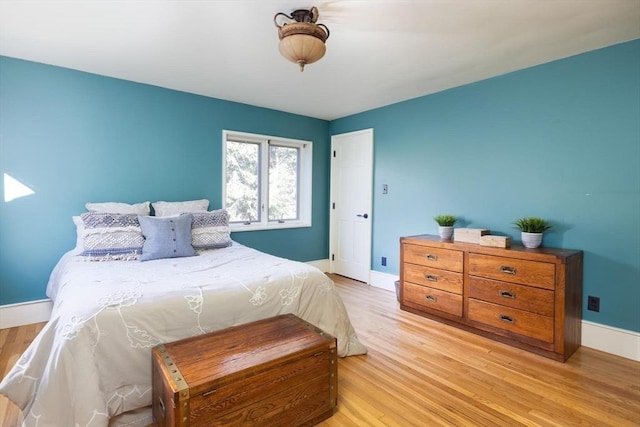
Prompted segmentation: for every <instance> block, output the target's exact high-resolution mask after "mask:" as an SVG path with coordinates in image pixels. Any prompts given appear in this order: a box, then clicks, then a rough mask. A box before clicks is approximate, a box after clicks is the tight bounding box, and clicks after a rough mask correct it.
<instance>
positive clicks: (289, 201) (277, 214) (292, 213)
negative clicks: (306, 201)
mask: <svg viewBox="0 0 640 427" xmlns="http://www.w3.org/2000/svg"><path fill="white" fill-rule="evenodd" d="M298 154H299V150H298V149H297V148H291V147H279V146H276V145H270V146H269V220H270V221H279V220H291V219H298Z"/></svg>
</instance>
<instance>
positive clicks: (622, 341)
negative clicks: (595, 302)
mask: <svg viewBox="0 0 640 427" xmlns="http://www.w3.org/2000/svg"><path fill="white" fill-rule="evenodd" d="M582 345H583V346H585V347H589V348H594V349H596V350H600V351H604V352H605V353H611V354H615V355H617V356H622V357H626V358H627V359H631V360H635V361H638V362H640V333H638V332H633V331H627V330H625V329H619V328H614V327H612V326H607V325H601V324H600V323H593V322H589V321H587V320H583V321H582Z"/></svg>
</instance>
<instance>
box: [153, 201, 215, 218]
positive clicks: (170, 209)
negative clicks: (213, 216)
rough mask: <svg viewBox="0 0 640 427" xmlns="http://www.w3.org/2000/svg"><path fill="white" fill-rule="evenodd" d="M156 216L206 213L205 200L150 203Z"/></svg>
mask: <svg viewBox="0 0 640 427" xmlns="http://www.w3.org/2000/svg"><path fill="white" fill-rule="evenodd" d="M152 205H153V209H154V210H155V212H156V216H173V215H180V214H182V213H192V212H206V211H207V209H209V201H208V200H207V199H201V200H189V201H186V202H155V203H152Z"/></svg>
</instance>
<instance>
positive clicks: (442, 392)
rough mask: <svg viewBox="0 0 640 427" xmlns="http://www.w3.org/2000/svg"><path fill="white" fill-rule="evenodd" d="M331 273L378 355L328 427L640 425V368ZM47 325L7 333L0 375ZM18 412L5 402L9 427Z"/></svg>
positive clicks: (350, 386) (357, 366)
mask: <svg viewBox="0 0 640 427" xmlns="http://www.w3.org/2000/svg"><path fill="white" fill-rule="evenodd" d="M331 277H332V278H333V279H334V280H335V281H336V283H337V284H338V287H339V289H340V293H341V295H342V297H343V300H344V302H345V305H346V306H347V309H348V311H349V315H350V317H351V320H352V322H353V324H354V327H355V329H356V331H357V333H358V336H359V337H360V339H361V341H362V342H363V343H364V344H365V345H366V346H367V347H368V349H369V354H367V355H366V356H355V357H348V358H345V359H340V360H339V365H338V377H339V382H338V394H339V399H338V410H337V412H336V413H335V415H334V416H333V417H332V418H330V419H329V420H327V421H325V422H324V423H322V424H321V426H324V427H337V426H402V427H406V426H468V425H470V426H509V427H511V426H563V427H564V426H616V427H619V426H640V362H633V361H631V360H628V359H624V358H621V357H617V356H612V355H609V354H606V353H602V352H599V351H596V350H592V349H589V348H585V347H582V348H580V349H579V350H578V352H577V353H576V354H574V355H573V356H572V357H571V358H570V359H569V360H568V361H567V363H559V362H555V361H552V360H548V359H545V358H543V357H540V356H536V355H533V354H529V353H527V352H525V351H522V350H518V349H514V348H511V347H509V346H506V345H503V344H499V343H495V342H493V341H491V340H488V339H485V338H482V337H479V336H476V335H473V334H470V333H467V332H463V331H460V330H457V329H455V328H453V327H450V326H446V325H442V324H440V323H438V322H435V321H432V320H428V319H424V318H421V317H419V316H416V315H413V314H410V313H407V312H404V311H401V310H399V308H398V304H397V302H396V299H395V295H394V294H393V293H392V292H388V291H384V290H380V289H376V288H372V287H368V286H366V285H363V284H361V283H358V282H354V281H351V280H348V279H344V278H341V277H338V276H331ZM42 326H43V325H42V324H37V325H29V326H22V327H18V328H11V329H4V330H0V374H2V375H5V373H6V372H7V370H8V369H9V368H10V367H11V366H12V365H13V363H15V360H16V359H17V358H18V357H19V355H20V354H21V353H22V351H24V349H25V348H26V346H27V345H28V344H29V342H30V341H31V340H32V339H33V337H34V336H35V334H37V332H38V331H39V330H40V328H41V327H42ZM16 412H17V410H16V409H15V407H14V406H13V405H11V404H7V400H6V399H5V398H4V397H0V420H4V421H3V423H2V426H3V427H7V426H13V425H15V421H14V420H15V417H16V416H17V415H16Z"/></svg>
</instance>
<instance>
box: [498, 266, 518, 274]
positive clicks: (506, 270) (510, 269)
mask: <svg viewBox="0 0 640 427" xmlns="http://www.w3.org/2000/svg"><path fill="white" fill-rule="evenodd" d="M500 272H501V273H504V274H516V268H515V267H509V266H508V265H503V266H500Z"/></svg>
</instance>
